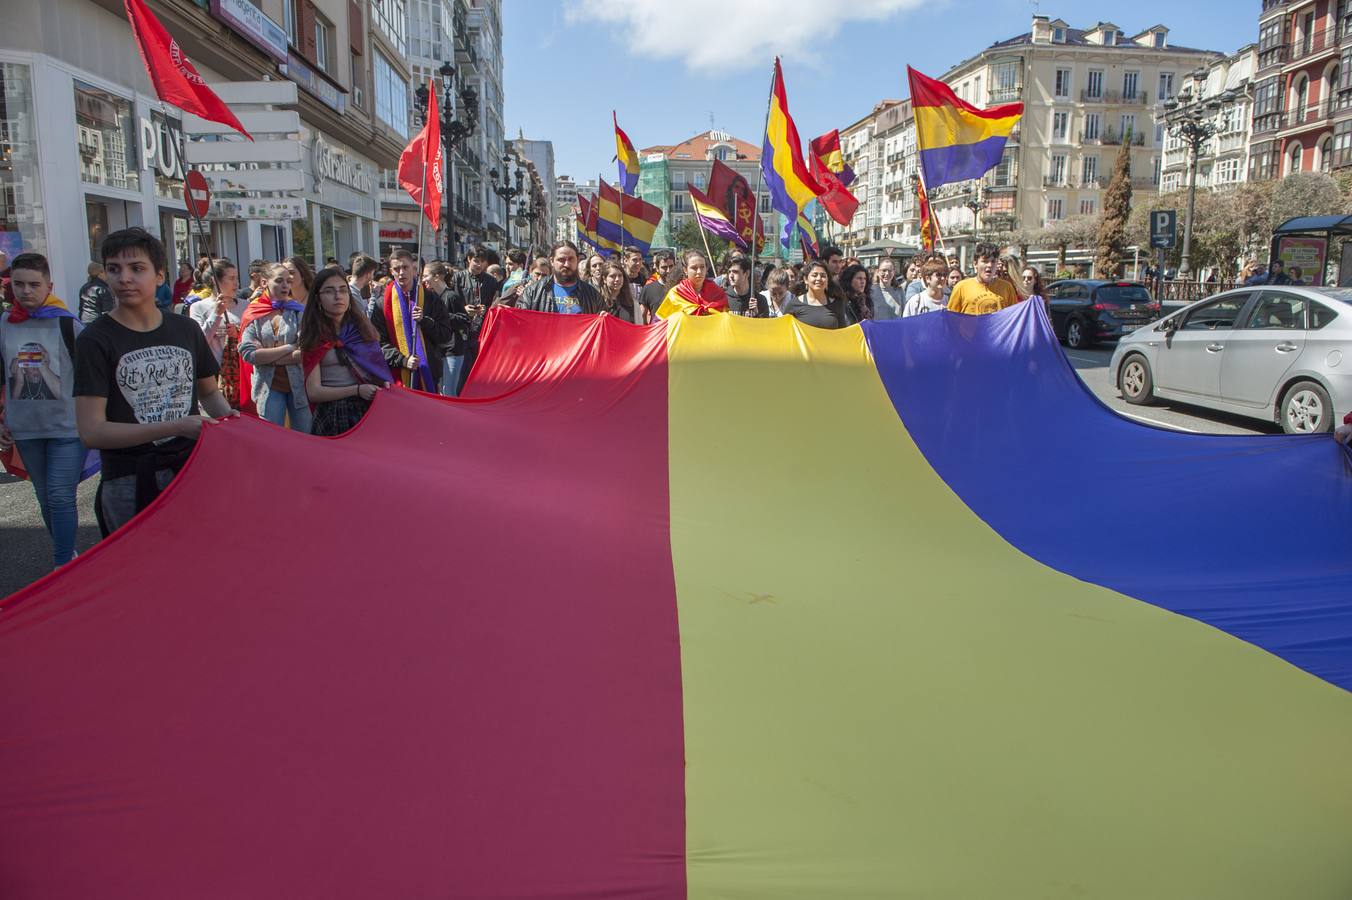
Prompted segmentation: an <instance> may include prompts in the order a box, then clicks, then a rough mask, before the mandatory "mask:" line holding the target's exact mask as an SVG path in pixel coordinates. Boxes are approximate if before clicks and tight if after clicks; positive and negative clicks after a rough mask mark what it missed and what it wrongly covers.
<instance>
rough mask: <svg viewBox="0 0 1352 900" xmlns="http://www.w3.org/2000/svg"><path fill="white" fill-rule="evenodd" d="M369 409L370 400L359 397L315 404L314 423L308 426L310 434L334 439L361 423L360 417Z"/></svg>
mask: <svg viewBox="0 0 1352 900" xmlns="http://www.w3.org/2000/svg"><path fill="white" fill-rule="evenodd" d="M370 408H371V401H370V400H363V399H362V398H360V397H344V398H343V399H341V400H329V401H326V402H324V403H316V404H315V415H314V422H313V423H312V424H311V425H310V434H317V435H320V436H321V437H334V436H336V435H340V434H343V433H344V432H346V431H350V430H352V429H353V428H355V427H356V426H357V423H358V422H360V421H361V418H362V416H364V415H366V411H367V410H368V409H370Z"/></svg>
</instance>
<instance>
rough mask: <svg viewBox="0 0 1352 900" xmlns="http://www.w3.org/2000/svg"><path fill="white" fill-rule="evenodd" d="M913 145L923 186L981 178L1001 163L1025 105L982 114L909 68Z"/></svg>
mask: <svg viewBox="0 0 1352 900" xmlns="http://www.w3.org/2000/svg"><path fill="white" fill-rule="evenodd" d="M906 72H907V75H908V77H909V78H910V82H911V109H912V111H913V112H914V114H915V141H916V147H917V148H918V149H919V151H920V168H921V172H922V174H923V175H924V176H925V186H926V187H927V188H929V189H931V190H933V189H934V188H936V187H939V186H940V185H944V184H952V183H954V182H957V181H968V180H969V179H972V178H980V177H981V176H982V175H984V174H985V173H986V172H988V171H990V170H991V169H993V168H995V167H996V166H997V165H999V163H1000V157H1001V155H1003V153H1004V150H1005V142H1006V141H1007V140H1008V139H1009V133H1010V132H1011V131H1013V130H1014V126H1016V125H1018V124H1019V119H1020V118H1021V117H1022V116H1023V104H1022V103H1006V104H1004V105H1002V106H993V107H991V108H990V109H980V108H978V107H975V106H973V105H972V104H970V103H968V102H967V101H966V100H962V99H960V98H959V97H958V95H957V94H955V93H953V89H952V88H950V87H949V86H948V85H946V84H944V83H943V82H942V81H939V80H937V79H934V78H930V77H929V76H927V75H922V74H920V73H919V72H917V71H916V70H915V69H912V68H911V67H910V66H907V67H906Z"/></svg>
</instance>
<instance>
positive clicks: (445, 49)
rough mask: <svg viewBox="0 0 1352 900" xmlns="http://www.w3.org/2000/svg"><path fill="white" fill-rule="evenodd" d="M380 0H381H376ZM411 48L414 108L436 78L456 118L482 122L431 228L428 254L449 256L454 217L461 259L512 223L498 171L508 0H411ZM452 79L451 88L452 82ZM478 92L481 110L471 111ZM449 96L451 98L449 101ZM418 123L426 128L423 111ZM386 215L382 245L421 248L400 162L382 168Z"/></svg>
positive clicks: (442, 100) (458, 153)
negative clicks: (495, 185) (397, 167)
mask: <svg viewBox="0 0 1352 900" xmlns="http://www.w3.org/2000/svg"><path fill="white" fill-rule="evenodd" d="M373 2H375V0H373ZM406 22H407V25H406V28H407V35H408V37H407V53H408V61H409V69H410V72H411V74H412V77H411V79H410V83H409V91H408V95H409V100H408V103H409V108H410V109H414V108H415V107H416V99H415V94H416V92H417V90H418V89H419V88H420V87H427V86H428V85H429V84H432V85H434V86H435V87H436V89H437V94H438V101H437V102H438V104H440V105H441V106H443V107H445V108H443V109H441V110H439V111H440V112H442V113H446V112H447V111H448V110H449V112H450V114H451V116H452V117H453V118H457V119H459V120H461V121H465V120H467V119H472V120H473V121H474V128H473V130H472V131H470V133H469V134H468V135H465V136H463V137H460V138H459V139H457V140H456V141H455V142H454V144H453V147H454V152H452V153H450V154H448V165H447V172H446V182H445V183H446V186H447V190H446V208H445V210H444V212H443V215H442V224H441V226H440V227H439V228H438V229H437V230H436V231H431V230H429V229H424V237H423V246H422V248H421V251H420V253H421V255H422V256H423V257H424V258H426V259H441V258H444V257H445V256H446V255H447V251H446V241H447V233H446V229H447V225H448V224H453V225H454V229H455V243H456V253H455V256H456V258H457V259H460V258H462V257H463V255H464V251H465V249H466V248H468V247H469V246H470V245H471V244H475V243H480V242H487V243H488V244H489V245H490V246H496V245H499V244H500V243H502V242H503V241H505V240H506V237H507V227H508V222H507V218H506V209H505V207H504V206H503V203H502V201H501V199H500V198H499V197H498V196H497V195H496V194H495V193H494V192H493V189H492V179H491V177H490V174H491V172H492V171H493V169H494V168H496V167H499V166H500V162H499V160H500V158H501V155H502V154H503V153H504V151H505V147H504V143H503V125H502V102H503V94H502V0H408V17H407V20H406ZM448 84H449V86H450V91H449V94H447V93H446V91H445V88H446V86H447V85H448ZM467 96H472V97H473V98H474V104H475V108H476V113H475V114H473V115H471V114H470V113H468V112H467V103H466V97H467ZM447 99H449V102H450V105H449V106H448V107H447V106H446V102H447ZM412 127H413V128H419V127H421V122H420V121H417V119H416V115H415V117H414V120H413V121H412ZM382 186H383V188H384V192H383V194H382V199H383V202H384V206H385V210H386V219H385V222H384V224H383V225H382V228H381V231H382V239H381V244H382V248H381V249H382V251H383V252H388V251H389V250H391V249H393V248H394V247H395V246H403V247H406V248H407V249H410V250H412V249H415V247H416V235H417V233H418V230H417V229H418V219H419V215H420V214H419V212H418V210H417V208H416V207H415V206H414V205H413V201H412V198H410V197H409V195H408V193H407V192H406V191H405V190H403V189H402V188H401V187H400V186H399V184H398V178H397V177H396V175H395V172H394V169H393V167H391V168H390V169H388V170H386V171H385V172H383V173H382Z"/></svg>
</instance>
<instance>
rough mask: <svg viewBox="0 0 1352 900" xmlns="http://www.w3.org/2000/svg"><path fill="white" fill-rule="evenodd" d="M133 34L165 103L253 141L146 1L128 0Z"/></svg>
mask: <svg viewBox="0 0 1352 900" xmlns="http://www.w3.org/2000/svg"><path fill="white" fill-rule="evenodd" d="M124 5H125V7H126V10H127V19H128V20H130V22H131V32H132V34H133V35H134V36H135V37H136V46H137V47H138V48H139V49H140V51H141V62H142V63H144V64H145V67H146V74H147V75H149V76H150V83H151V84H152V85H154V87H155V94H156V96H158V97H159V98H160V99H161V100H163V101H164V102H165V103H170V104H172V105H174V106H177V107H178V108H179V109H181V110H184V111H186V112H190V113H192V114H194V115H198V116H201V117H202V118H204V119H206V120H208V121H211V122H219V123H220V124H222V125H228V126H230V127H231V128H233V129H235V130H236V131H238V132H239V133H240V134H242V135H244V136H245V137H246V138H248V139H249V140H253V135H251V134H249V132H247V131H245V130H244V126H243V125H241V124H240V123H239V119H237V118H235V114H234V113H232V112H231V111H230V107H229V106H226V104H225V101H224V100H222V99H221V98H220V97H217V96H216V92H215V91H213V90H212V89H211V88H209V87H207V83H206V82H205V81H203V80H202V76H201V75H199V74H197V69H196V68H195V67H194V66H193V64H192V63H191V62H189V61H188V57H187V55H186V54H185V53H184V52H183V48H181V47H179V45H178V41H176V40H174V38H173V37H172V36H171V35H170V34H169V32H168V30H166V29H165V27H164V25H162V24H161V23H160V20H159V19H157V18H155V14H154V13H152V12H151V11H150V9H149V8H148V7H147V6H146V5H145V3H144V2H143V0H124Z"/></svg>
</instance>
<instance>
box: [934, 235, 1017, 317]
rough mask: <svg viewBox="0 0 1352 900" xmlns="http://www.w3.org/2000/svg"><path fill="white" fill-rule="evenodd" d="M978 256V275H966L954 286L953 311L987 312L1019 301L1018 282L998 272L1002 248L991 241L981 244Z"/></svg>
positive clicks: (977, 248)
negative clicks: (997, 267) (968, 276)
mask: <svg viewBox="0 0 1352 900" xmlns="http://www.w3.org/2000/svg"><path fill="white" fill-rule="evenodd" d="M974 256H975V257H976V265H975V268H976V276H975V277H973V278H964V279H963V280H962V281H959V282H958V283H957V284H956V285H954V286H953V293H952V294H950V295H949V297H948V309H949V311H950V312H960V313H966V314H967V315H969V316H984V315H989V314H990V313H993V312H999V311H1000V310H1002V309H1004V308H1006V307H1009V306H1013V305H1014V304H1015V303H1018V302H1019V295H1018V293H1017V292H1016V291H1015V290H1014V286H1013V285H1012V284H1010V283H1009V281H1007V280H1006V279H1004V278H1001V277H999V276H998V275H996V273H995V265H996V263H997V262H999V260H1000V248H998V247H996V246H995V245H994V244H989V243H984V244H977V245H976V252H975V254H974Z"/></svg>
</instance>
